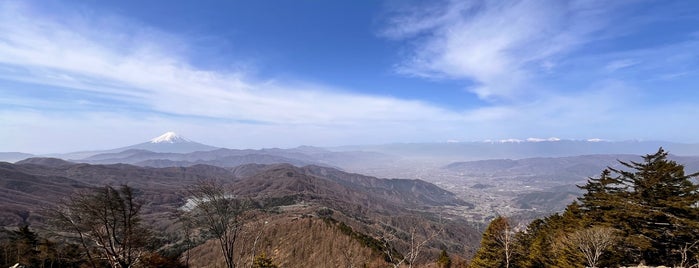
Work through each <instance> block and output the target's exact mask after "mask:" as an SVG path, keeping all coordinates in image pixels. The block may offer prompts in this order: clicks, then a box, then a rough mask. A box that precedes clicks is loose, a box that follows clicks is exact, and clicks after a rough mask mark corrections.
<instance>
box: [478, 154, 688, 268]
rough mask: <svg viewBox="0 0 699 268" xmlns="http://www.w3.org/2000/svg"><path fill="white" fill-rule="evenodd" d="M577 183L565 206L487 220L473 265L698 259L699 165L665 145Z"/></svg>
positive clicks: (603, 264)
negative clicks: (521, 221)
mask: <svg viewBox="0 0 699 268" xmlns="http://www.w3.org/2000/svg"><path fill="white" fill-rule="evenodd" d="M619 162H620V164H621V165H622V167H623V168H622V169H615V168H607V169H605V170H604V171H602V173H601V175H600V176H599V177H595V178H589V179H588V181H587V183H586V184H585V185H582V186H578V187H579V188H581V189H582V190H584V194H583V196H582V197H580V198H578V200H577V201H575V202H573V203H572V204H570V205H568V206H567V207H566V209H565V211H564V212H562V213H559V214H554V215H551V216H548V217H546V218H543V219H537V220H534V221H532V222H531V223H530V224H529V225H528V226H526V228H524V229H523V230H515V228H513V226H512V223H511V222H510V221H509V220H508V219H507V218H505V217H498V218H496V219H495V220H493V221H492V222H491V223H490V225H489V226H488V227H487V229H486V231H485V233H484V235H483V238H482V240H481V247H480V249H479V250H478V251H477V253H476V255H475V256H474V258H473V260H472V261H471V264H470V266H471V267H474V268H475V267H488V268H496V267H506V268H509V267H563V268H565V267H620V266H635V265H639V264H644V265H653V266H660V265H666V266H672V267H693V268H696V267H699V191H698V190H699V184H697V181H696V177H697V175H699V173H694V174H685V171H684V166H683V165H680V164H678V163H676V162H675V161H672V160H669V159H668V153H667V152H666V151H664V150H663V149H662V148H660V149H659V150H658V151H657V152H656V153H654V154H649V155H645V156H643V157H642V161H640V162H634V161H631V162H623V161H619Z"/></svg>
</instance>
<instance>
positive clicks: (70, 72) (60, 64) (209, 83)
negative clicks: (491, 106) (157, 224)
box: [0, 4, 460, 124]
mask: <svg viewBox="0 0 699 268" xmlns="http://www.w3.org/2000/svg"><path fill="white" fill-rule="evenodd" d="M0 12H2V16H0V32H3V35H2V36H0V64H2V67H3V68H2V69H3V71H2V72H1V73H0V77H2V78H3V79H5V80H12V81H18V82H24V83H32V84H37V85H40V86H47V87H54V88H52V89H48V88H47V90H69V91H85V92H89V93H95V94H98V95H99V96H101V97H103V98H108V100H111V101H123V102H129V103H132V104H134V105H137V106H140V107H143V108H147V109H151V110H153V111H155V112H163V113H168V114H175V115H196V116H205V117H213V118H234V119H238V120H255V121H261V122H266V123H280V124H281V123H283V124H288V123H300V124H341V123H352V122H355V121H366V120H371V121H384V120H385V121H391V120H406V119H407V118H410V120H417V121H419V120H433V119H434V118H441V119H444V120H455V119H458V118H459V117H460V115H458V114H456V113H453V112H449V111H446V110H443V109H441V108H438V107H436V106H432V105H429V104H426V103H423V102H420V101H411V100H401V99H396V98H390V97H381V96H371V95H362V94H354V93H349V92H347V91H344V90H342V89H338V88H333V87H332V86H328V85H321V84H313V83H308V82H303V81H276V80H274V79H262V80H259V79H256V78H254V77H252V76H250V75H248V74H246V73H241V72H236V71H227V70H218V71H215V70H214V71H212V70H203V69H199V68H196V67H193V66H191V65H189V64H188V63H187V59H184V58H181V56H179V54H177V52H180V51H174V52H173V51H171V50H170V48H169V47H167V45H168V44H167V43H165V44H163V43H159V42H157V41H156V40H153V39H152V38H150V37H148V36H146V37H141V34H140V31H139V33H132V32H113V30H114V29H113V28H108V27H109V26H110V25H104V24H103V25H100V26H104V27H107V28H100V27H99V26H98V27H88V26H87V25H83V24H90V23H94V22H93V21H91V19H90V18H85V19H84V20H80V21H71V22H68V23H66V22H57V21H52V20H49V19H41V18H40V16H33V15H31V14H28V12H31V11H30V10H27V9H26V8H24V7H22V6H21V5H17V4H5V5H4V6H3V7H2V8H1V9H0ZM128 23H132V22H128ZM98 25H99V22H98ZM144 27H145V26H144ZM146 28H147V27H146ZM119 30H124V29H119ZM149 32H152V33H154V34H156V35H158V36H165V34H162V33H157V32H156V31H155V30H149ZM115 36H116V37H115ZM123 36H128V38H126V37H123ZM171 38H173V39H174V38H175V37H171ZM182 42H184V41H182ZM360 107H361V108H360Z"/></svg>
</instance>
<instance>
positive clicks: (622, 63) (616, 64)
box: [604, 59, 641, 72]
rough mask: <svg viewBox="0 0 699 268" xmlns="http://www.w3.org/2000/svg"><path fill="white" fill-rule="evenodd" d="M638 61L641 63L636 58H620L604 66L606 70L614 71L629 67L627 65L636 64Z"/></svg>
mask: <svg viewBox="0 0 699 268" xmlns="http://www.w3.org/2000/svg"><path fill="white" fill-rule="evenodd" d="M639 63H641V62H640V61H637V60H632V59H622V60H615V61H612V62H610V63H608V64H607V66H605V67H604V68H605V69H606V70H607V71H608V72H615V71H617V70H619V69H624V68H629V67H631V66H634V65H637V64H639Z"/></svg>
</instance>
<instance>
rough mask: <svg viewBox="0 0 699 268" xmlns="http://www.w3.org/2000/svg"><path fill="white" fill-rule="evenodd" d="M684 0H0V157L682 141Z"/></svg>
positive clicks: (688, 134)
mask: <svg viewBox="0 0 699 268" xmlns="http://www.w3.org/2000/svg"><path fill="white" fill-rule="evenodd" d="M697 14H699V2H697V1H588V0H584V1H559V0H551V1H546V0H541V1H459V0H453V1H399V0H385V1H379V0H376V1H311V0H298V1H268V0H257V1H212V0H204V1H123V0H119V1H116V0H115V1H108V0H104V1H97V0H88V1H78V0H75V1H69V0H66V1H58V0H46V1H38V0H37V1H31V0H30V1H13V0H8V1H1V2H0V151H5V152H8V151H21V152H28V153H59V152H72V151H80V150H93V149H109V148H115V147H122V146H127V145H131V144H135V143H140V142H144V141H147V140H149V139H151V138H153V137H156V136H158V135H160V134H162V133H164V132H166V131H175V132H177V133H179V134H180V135H182V136H184V137H186V138H188V139H190V140H195V141H199V142H202V143H205V144H210V145H214V146H221V147H227V148H264V147H283V148H289V147H295V146H300V145H314V146H339V145H355V144H381V143H404V142H447V141H482V140H502V139H512V138H514V139H527V138H550V137H557V138H561V139H582V140H585V139H593V138H594V139H605V140H665V141H675V142H691V143H696V142H699V135H697V134H696V133H699V124H696V121H697V118H698V117H697V114H699V105H698V104H699V90H698V89H699V88H697V85H699V83H698V82H699V15H697Z"/></svg>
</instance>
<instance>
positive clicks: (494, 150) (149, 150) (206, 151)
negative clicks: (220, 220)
mask: <svg viewBox="0 0 699 268" xmlns="http://www.w3.org/2000/svg"><path fill="white" fill-rule="evenodd" d="M659 147H664V148H665V149H666V150H667V151H669V152H670V153H672V154H675V155H685V156H695V155H699V144H684V143H674V142H662V141H619V142H616V141H607V140H603V139H587V140H564V139H559V138H555V137H552V138H528V139H524V140H520V139H506V140H497V141H490V140H486V141H481V142H457V141H449V142H445V143H395V144H382V145H358V146H342V147H332V148H319V147H311V146H301V147H298V148H292V149H261V150H235V149H225V148H219V147H215V146H210V145H206V144H202V143H198V142H195V141H192V140H189V139H187V138H185V137H183V136H180V135H178V134H177V133H175V132H166V133H164V134H162V135H160V136H158V137H155V138H152V139H150V140H149V141H146V142H143V143H139V144H135V145H131V146H126V147H120V148H115V149H110V150H101V151H84V152H74V153H67V154H52V155H38V156H41V157H47V156H48V157H56V158H61V159H66V160H72V161H78V162H81V161H82V162H89V163H105V164H107V163H129V164H137V165H149V166H188V165H193V164H196V163H206V164H214V165H224V166H230V165H234V164H240V163H260V164H269V163H290V164H294V165H302V164H325V165H338V164H343V163H344V164H343V165H349V164H348V163H351V165H354V166H356V165H362V164H372V161H376V160H377V159H381V160H382V161H384V162H385V161H391V160H390V159H410V158H415V159H423V160H427V159H431V160H438V161H449V162H456V161H471V160H485V159H523V158H530V157H566V156H578V155H595V154H633V155H642V154H647V153H651V152H654V151H656V150H657V149H658V148H659ZM34 156H36V155H31V154H25V153H20V152H11V153H10V152H7V153H3V152H0V161H9V162H15V161H18V160H22V159H25V158H29V157H34ZM385 163H388V162H385ZM373 164H376V162H373Z"/></svg>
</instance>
